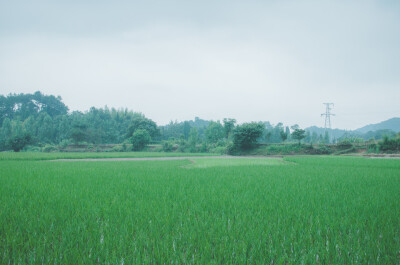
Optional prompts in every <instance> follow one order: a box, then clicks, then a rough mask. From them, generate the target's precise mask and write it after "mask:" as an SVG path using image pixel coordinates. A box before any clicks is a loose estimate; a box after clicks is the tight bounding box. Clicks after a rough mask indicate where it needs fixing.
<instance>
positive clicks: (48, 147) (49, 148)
mask: <svg viewBox="0 0 400 265" xmlns="http://www.w3.org/2000/svg"><path fill="white" fill-rule="evenodd" d="M42 151H43V152H45V153H52V152H58V148H57V147H56V146H54V145H51V144H46V145H45V146H44V147H43V148H42Z"/></svg>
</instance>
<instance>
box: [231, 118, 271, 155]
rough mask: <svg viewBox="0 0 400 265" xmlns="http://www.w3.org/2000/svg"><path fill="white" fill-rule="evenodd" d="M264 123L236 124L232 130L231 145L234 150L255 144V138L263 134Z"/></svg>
mask: <svg viewBox="0 0 400 265" xmlns="http://www.w3.org/2000/svg"><path fill="white" fill-rule="evenodd" d="M263 131H264V125H263V124H262V123H257V122H251V123H243V124H242V125H238V126H236V128H235V129H234V131H233V145H234V149H236V150H248V149H251V148H253V147H254V146H255V144H256V142H257V139H258V138H260V137H261V136H262V135H263Z"/></svg>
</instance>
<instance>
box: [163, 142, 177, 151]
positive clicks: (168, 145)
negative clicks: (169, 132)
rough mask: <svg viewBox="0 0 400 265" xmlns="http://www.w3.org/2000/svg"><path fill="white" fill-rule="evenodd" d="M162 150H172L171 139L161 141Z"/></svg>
mask: <svg viewBox="0 0 400 265" xmlns="http://www.w3.org/2000/svg"><path fill="white" fill-rule="evenodd" d="M162 150H163V151H164V152H172V151H173V150H174V145H173V143H172V142H171V141H163V143H162Z"/></svg>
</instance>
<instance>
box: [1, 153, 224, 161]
mask: <svg viewBox="0 0 400 265" xmlns="http://www.w3.org/2000/svg"><path fill="white" fill-rule="evenodd" d="M179 156H219V154H210V153H167V152H101V153H95V152H93V153H90V152H86V153H40V152H19V153H14V152H1V153H0V161H1V160H32V161H33V160H54V159H84V158H142V157H179Z"/></svg>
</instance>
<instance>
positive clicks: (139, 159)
mask: <svg viewBox="0 0 400 265" xmlns="http://www.w3.org/2000/svg"><path fill="white" fill-rule="evenodd" d="M194 158H195V159H206V158H208V159H210V158H212V159H221V158H232V159H238V158H248V159H281V158H282V157H280V156H273V157H272V156H269V157H266V156H176V157H127V158H121V157H120V158H82V159H79V158H78V159H76V158H74V159H56V160H50V161H64V162H77V161H149V160H184V159H189V160H190V159H194Z"/></svg>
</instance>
